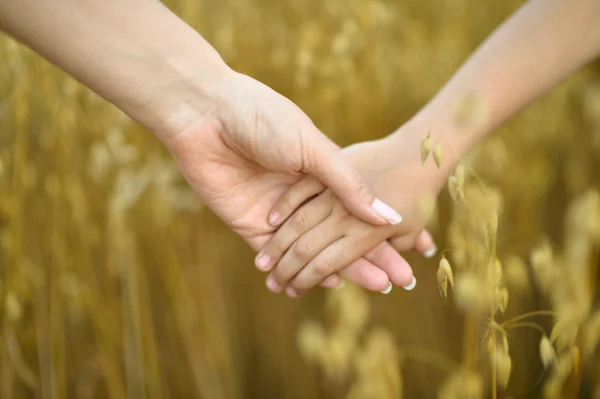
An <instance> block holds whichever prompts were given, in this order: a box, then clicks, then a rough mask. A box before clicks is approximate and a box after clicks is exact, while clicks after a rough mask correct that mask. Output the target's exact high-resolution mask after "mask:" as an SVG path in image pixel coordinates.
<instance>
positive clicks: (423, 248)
mask: <svg viewBox="0 0 600 399" xmlns="http://www.w3.org/2000/svg"><path fill="white" fill-rule="evenodd" d="M415 251H417V252H419V253H420V254H422V255H423V256H424V257H426V258H432V257H434V256H435V254H436V252H437V245H435V241H434V240H433V237H432V236H431V234H430V233H429V232H428V231H427V230H423V231H422V232H421V234H419V235H418V236H417V240H416V241H415Z"/></svg>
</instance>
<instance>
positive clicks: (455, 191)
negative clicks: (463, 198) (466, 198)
mask: <svg viewBox="0 0 600 399" xmlns="http://www.w3.org/2000/svg"><path fill="white" fill-rule="evenodd" d="M448 192H449V193H450V197H451V198H452V201H454V203H455V204H458V201H459V198H460V195H459V187H458V181H457V180H456V176H450V178H449V179H448Z"/></svg>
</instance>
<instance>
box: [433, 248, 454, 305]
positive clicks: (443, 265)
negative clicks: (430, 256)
mask: <svg viewBox="0 0 600 399" xmlns="http://www.w3.org/2000/svg"><path fill="white" fill-rule="evenodd" d="M437 281H438V288H439V290H440V296H441V297H442V298H443V299H446V298H447V297H448V283H450V286H451V287H452V288H454V275H453V274H452V268H451V267H450V262H448V260H447V259H446V257H444V256H442V259H441V260H440V265H439V267H438V271H437Z"/></svg>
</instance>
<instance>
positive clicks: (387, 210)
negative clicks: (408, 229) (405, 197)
mask: <svg viewBox="0 0 600 399" xmlns="http://www.w3.org/2000/svg"><path fill="white" fill-rule="evenodd" d="M371 206H372V208H373V210H374V211H375V213H376V214H378V215H379V216H380V217H381V218H383V219H384V220H386V221H387V222H388V223H390V224H393V225H396V224H399V223H401V222H402V216H400V214H399V213H398V212H396V211H395V210H394V209H393V208H392V207H390V206H389V205H387V204H386V203H384V202H382V201H381V200H379V199H377V198H376V199H375V201H373V204H372V205H371Z"/></svg>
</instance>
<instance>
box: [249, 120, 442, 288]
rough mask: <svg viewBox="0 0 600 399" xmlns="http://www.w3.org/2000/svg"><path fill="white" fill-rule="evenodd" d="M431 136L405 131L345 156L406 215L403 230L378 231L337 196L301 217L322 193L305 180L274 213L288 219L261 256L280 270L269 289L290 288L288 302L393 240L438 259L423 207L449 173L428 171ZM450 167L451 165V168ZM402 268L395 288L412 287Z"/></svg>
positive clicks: (326, 197) (430, 167)
mask: <svg viewBox="0 0 600 399" xmlns="http://www.w3.org/2000/svg"><path fill="white" fill-rule="evenodd" d="M424 137H425V135H424V134H423V132H409V131H407V130H401V131H400V132H398V133H397V134H396V135H395V136H393V137H392V138H388V139H384V140H380V141H375V142H369V143H361V144H357V145H354V146H351V147H349V148H348V149H346V150H344V151H343V153H344V155H346V156H347V157H348V159H349V160H350V161H351V162H352V164H353V165H354V167H355V168H356V169H357V170H358V171H359V173H361V174H362V175H363V176H364V178H365V179H366V180H367V181H368V182H369V183H370V184H372V185H373V187H375V189H376V190H377V193H379V194H380V195H381V196H382V198H384V199H385V200H386V201H389V202H390V203H391V204H393V205H394V206H395V207H396V208H397V209H399V210H400V211H401V212H402V215H403V216H404V220H403V221H402V223H401V224H399V225H397V226H386V227H373V226H369V225H367V224H365V223H364V222H362V221H360V220H357V219H356V218H354V217H352V215H350V214H349V212H348V211H347V210H346V208H345V207H344V205H343V203H341V202H340V201H339V200H338V198H337V197H336V196H335V195H334V194H333V193H332V192H331V191H330V190H326V191H324V192H323V193H321V194H320V195H318V196H317V197H316V198H314V199H313V200H311V201H310V202H308V203H306V204H305V205H303V206H302V207H301V208H300V209H298V210H296V208H297V207H298V206H299V205H300V204H302V203H304V202H305V201H306V200H307V199H309V198H311V197H313V196H314V195H316V194H318V193H319V191H322V190H323V188H324V187H323V186H322V185H321V184H319V183H318V182H316V181H315V180H314V179H310V178H305V179H303V180H302V181H300V182H299V183H297V184H296V185H295V186H294V187H293V188H292V189H290V190H289V191H288V192H287V193H286V194H284V195H283V196H282V198H281V199H280V200H279V201H278V203H277V205H276V206H275V207H274V209H273V212H277V213H279V214H281V215H282V217H283V218H286V219H287V220H286V222H285V223H284V224H283V225H282V226H281V227H280V229H279V230H278V231H277V232H276V233H275V234H274V235H273V237H272V238H271V239H270V240H269V241H268V242H267V244H266V245H265V246H264V247H263V248H262V249H261V251H260V254H259V257H261V256H268V257H269V259H270V261H271V262H270V267H273V266H274V265H276V266H275V267H274V268H273V270H272V272H271V274H270V276H269V277H268V279H267V286H268V287H269V288H270V289H271V290H272V291H274V292H280V291H281V290H283V289H284V288H285V287H287V293H288V295H290V296H292V297H296V296H300V295H302V294H304V293H306V292H307V291H308V290H309V289H311V288H312V287H314V286H316V285H318V284H319V283H320V282H321V281H323V280H324V279H326V278H327V277H328V276H330V275H331V274H333V273H336V272H337V271H338V270H340V269H342V268H343V267H344V266H345V265H347V264H349V263H351V262H353V261H354V260H355V259H357V258H358V257H360V256H362V255H363V254H365V253H368V251H370V250H371V249H372V248H374V247H376V246H377V245H378V244H379V243H381V242H382V241H384V240H387V239H391V240H390V242H391V243H392V245H393V246H394V248H395V249H396V250H398V251H399V252H402V251H406V250H410V249H413V248H416V249H417V250H419V251H420V252H423V253H425V254H430V255H433V253H434V252H435V244H434V243H433V241H432V239H431V236H429V235H428V234H427V233H426V232H423V226H424V223H425V220H424V219H423V217H421V215H420V214H419V212H418V204H417V203H418V200H419V199H420V198H421V197H425V196H436V195H437V193H438V191H439V190H440V188H441V186H442V184H443V181H444V180H442V179H441V178H440V176H443V175H444V172H443V171H442V172H440V171H438V170H437V169H436V167H435V165H433V163H432V162H430V163H427V164H425V165H421V161H420V155H419V154H420V153H419V145H420V141H421V140H422V139H423V138H424ZM448 167H449V165H447V163H446V164H445V165H444V169H448ZM295 210H296V211H295ZM294 211H295V212H294ZM292 213H293V215H292V216H291V217H289V218H288V216H289V215H290V214H292ZM402 266H403V267H402V268H398V269H396V270H395V274H392V275H390V276H389V277H390V279H391V281H392V282H393V283H394V284H396V285H400V286H409V287H411V288H412V286H413V285H414V278H413V276H412V271H411V270H410V267H409V266H408V264H406V263H405V264H403V265H402Z"/></svg>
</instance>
